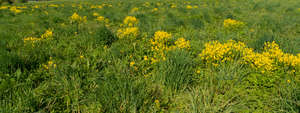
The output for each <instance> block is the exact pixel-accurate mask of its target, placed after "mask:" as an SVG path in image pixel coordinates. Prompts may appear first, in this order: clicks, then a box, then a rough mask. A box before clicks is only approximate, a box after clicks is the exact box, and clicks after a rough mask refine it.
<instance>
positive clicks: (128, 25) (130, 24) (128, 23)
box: [117, 16, 139, 39]
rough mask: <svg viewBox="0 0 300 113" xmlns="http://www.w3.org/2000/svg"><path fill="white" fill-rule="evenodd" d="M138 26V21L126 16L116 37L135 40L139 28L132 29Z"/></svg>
mask: <svg viewBox="0 0 300 113" xmlns="http://www.w3.org/2000/svg"><path fill="white" fill-rule="evenodd" d="M137 24H138V20H137V19H136V18H135V17H133V16H127V17H126V18H125V19H124V20H123V24H121V27H122V28H119V29H118V31H117V36H118V37H119V38H120V39H122V38H124V37H131V38H135V37H137V36H138V34H139V28H138V27H134V26H136V25H137Z"/></svg>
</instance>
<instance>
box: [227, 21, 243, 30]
mask: <svg viewBox="0 0 300 113" xmlns="http://www.w3.org/2000/svg"><path fill="white" fill-rule="evenodd" d="M223 25H224V27H225V28H227V29H237V28H241V27H243V26H245V23H244V22H241V21H237V20H233V19H226V20H224V22H223Z"/></svg>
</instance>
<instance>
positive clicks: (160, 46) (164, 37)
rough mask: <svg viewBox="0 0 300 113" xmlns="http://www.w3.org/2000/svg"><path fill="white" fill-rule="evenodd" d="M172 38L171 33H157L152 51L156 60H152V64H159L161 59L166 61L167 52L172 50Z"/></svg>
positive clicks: (152, 43) (152, 41)
mask: <svg viewBox="0 0 300 113" xmlns="http://www.w3.org/2000/svg"><path fill="white" fill-rule="evenodd" d="M171 37H172V35H171V34H170V33H167V32H164V31H156V32H155V34H154V37H153V39H152V40H150V42H151V45H152V47H151V50H152V51H153V52H154V56H153V57H154V58H151V62H152V63H155V62H158V61H159V59H161V58H162V59H163V60H165V59H166V58H165V53H164V52H165V51H169V50H170V49H172V48H171V47H169V44H168V40H169V39H170V38H171Z"/></svg>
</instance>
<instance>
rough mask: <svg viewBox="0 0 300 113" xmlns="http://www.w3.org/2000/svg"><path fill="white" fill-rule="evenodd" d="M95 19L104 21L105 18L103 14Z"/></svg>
mask: <svg viewBox="0 0 300 113" xmlns="http://www.w3.org/2000/svg"><path fill="white" fill-rule="evenodd" d="M96 20H97V21H100V22H101V21H104V20H105V18H104V17H103V16H98V17H97V19H96Z"/></svg>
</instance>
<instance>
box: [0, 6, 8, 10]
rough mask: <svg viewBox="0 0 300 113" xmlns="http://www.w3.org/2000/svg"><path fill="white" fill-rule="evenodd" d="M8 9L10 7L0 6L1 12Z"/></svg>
mask: <svg viewBox="0 0 300 113" xmlns="http://www.w3.org/2000/svg"><path fill="white" fill-rule="evenodd" d="M3 9H8V6H0V10H3Z"/></svg>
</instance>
